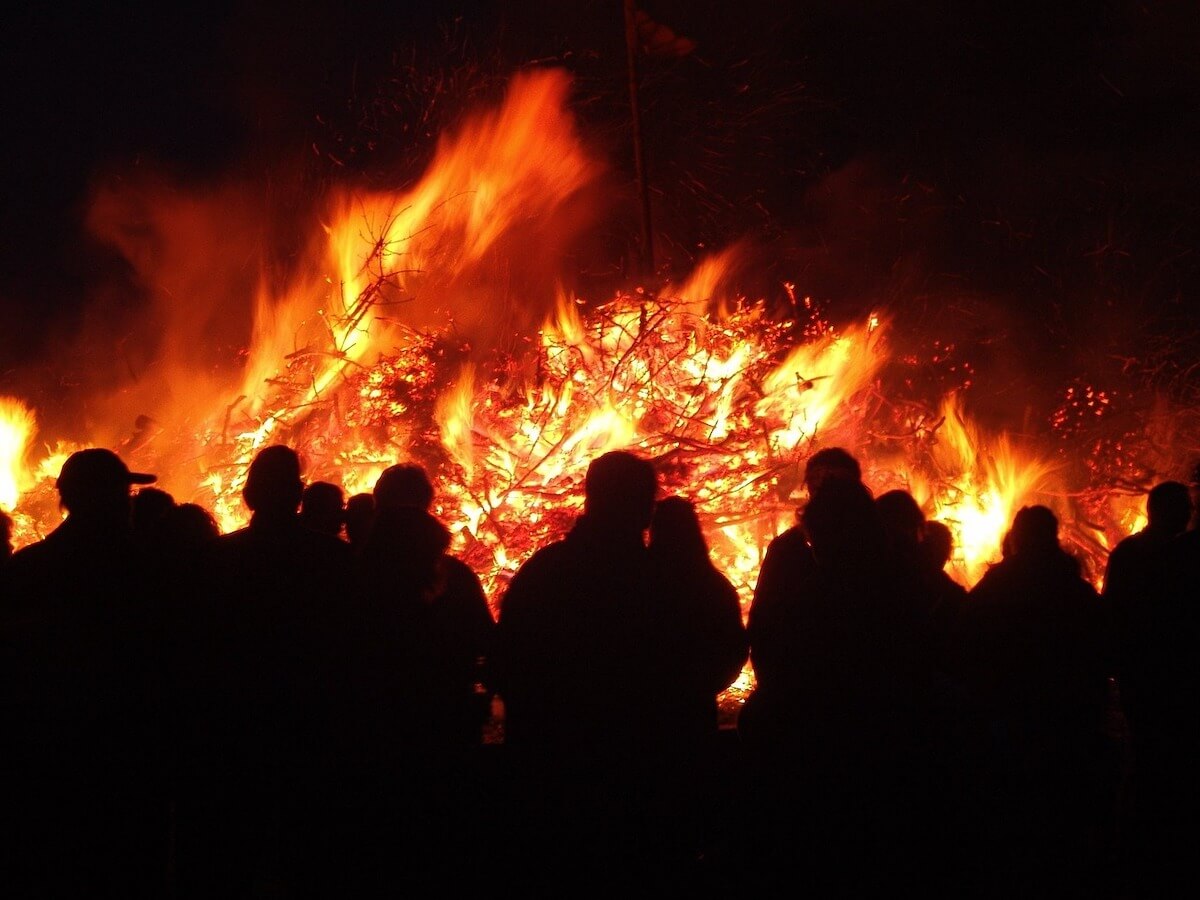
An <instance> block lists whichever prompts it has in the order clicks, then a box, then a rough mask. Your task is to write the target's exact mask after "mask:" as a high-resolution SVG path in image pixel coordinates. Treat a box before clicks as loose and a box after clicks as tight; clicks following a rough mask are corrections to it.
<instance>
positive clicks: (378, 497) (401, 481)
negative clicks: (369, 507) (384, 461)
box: [374, 462, 433, 511]
mask: <svg viewBox="0 0 1200 900" xmlns="http://www.w3.org/2000/svg"><path fill="white" fill-rule="evenodd" d="M374 497H375V509H376V511H384V510H393V509H400V508H404V507H411V508H414V509H423V510H428V509H429V507H430V506H432V505H433V483H432V482H431V481H430V480H429V476H428V475H427V474H425V469H424V468H422V467H421V466H419V465H417V464H416V463H411V462H405V463H397V464H396V465H394V466H388V468H386V469H384V470H383V473H382V474H381V475H380V476H379V478H378V479H377V480H376V481H375V490H374Z"/></svg>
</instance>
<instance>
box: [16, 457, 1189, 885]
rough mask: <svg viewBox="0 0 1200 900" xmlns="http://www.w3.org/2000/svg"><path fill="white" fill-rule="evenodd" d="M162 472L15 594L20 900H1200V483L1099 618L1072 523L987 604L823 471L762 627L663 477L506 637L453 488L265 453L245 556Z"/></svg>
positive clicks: (589, 524)
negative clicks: (471, 554) (386, 899)
mask: <svg viewBox="0 0 1200 900" xmlns="http://www.w3.org/2000/svg"><path fill="white" fill-rule="evenodd" d="M155 480H156V479H155V477H154V476H153V475H150V474H147V473H139V472H132V471H130V470H129V468H128V466H127V465H126V464H125V462H124V461H123V460H122V459H121V458H120V457H119V456H118V455H117V454H115V453H113V452H112V451H109V450H106V449H100V448H94V449H88V450H82V451H79V452H77V453H75V454H73V455H71V456H70V457H69V458H68V459H67V461H66V462H65V463H64V465H63V467H62V470H61V472H60V474H59V476H58V480H57V489H58V493H59V498H60V502H61V506H62V509H63V511H64V512H65V517H64V519H63V521H62V523H61V524H60V525H59V526H58V527H56V528H55V529H54V530H53V531H52V532H50V533H49V534H47V535H46V536H45V538H44V539H42V540H40V541H38V542H36V543H33V544H30V545H28V546H25V547H23V548H21V549H19V550H17V551H16V552H15V553H10V554H8V555H6V556H5V558H4V561H3V564H2V568H0V587H2V594H0V598H2V603H0V716H2V717H3V718H2V721H3V722H4V725H5V732H4V738H3V741H2V743H0V764H2V770H0V772H2V781H0V790H2V791H3V794H2V796H0V809H3V811H4V813H3V823H4V830H3V833H2V834H0V854H2V855H0V861H2V864H3V882H4V884H5V887H6V890H5V895H6V896H12V897H17V896H21V897H25V896H29V897H99V896H119V897H123V898H137V897H152V898H158V897H168V898H232V897H343V896H345V897H372V896H393V895H395V894H397V893H399V892H401V891H404V890H416V891H419V892H421V893H430V892H432V891H434V890H438V891H449V890H472V889H475V890H500V889H528V890H535V891H538V892H544V893H551V892H553V893H556V894H558V893H566V894H576V893H581V892H592V891H599V890H614V889H623V890H678V891H683V890H689V891H693V892H696V891H698V892H703V893H715V892H726V891H739V892H741V891H756V892H772V893H775V892H778V891H779V890H781V888H783V887H786V889H788V890H807V891H810V892H812V893H815V894H817V895H818V896H830V895H855V896H857V895H860V894H862V893H865V892H875V891H882V890H897V889H920V890H923V891H925V892H926V893H934V894H939V895H941V894H947V895H955V896H960V895H961V896H1010V895H1012V894H1014V893H1016V892H1024V893H1029V892H1031V891H1032V892H1034V893H1053V894H1055V895H1058V896H1093V897H1094V896H1112V897H1138V896H1159V895H1160V894H1161V893H1162V891H1164V890H1166V889H1167V886H1168V885H1175V886H1177V885H1178V884H1179V882H1180V879H1184V878H1188V879H1191V880H1194V876H1192V873H1191V868H1192V867H1191V866H1190V864H1189V862H1188V860H1189V855H1190V852H1191V847H1192V841H1193V839H1194V836H1195V831H1194V826H1192V825H1191V823H1190V819H1191V818H1192V817H1193V816H1194V812H1195V809H1196V801H1197V799H1198V790H1197V774H1196V772H1197V760H1198V757H1197V751H1200V740H1198V737H1197V728H1196V720H1197V710H1198V707H1197V698H1198V696H1200V693H1198V692H1200V654H1198V653H1197V649H1198V637H1200V634H1198V626H1197V622H1198V621H1200V620H1198V619H1197V612H1196V610H1197V604H1196V602H1195V601H1196V599H1197V598H1196V596H1195V594H1196V586H1197V584H1198V580H1197V579H1198V575H1200V572H1198V567H1200V553H1198V552H1197V547H1198V546H1200V530H1198V529H1197V522H1196V499H1197V497H1196V491H1195V486H1194V485H1193V486H1192V489H1190V490H1189V486H1187V485H1185V484H1183V483H1180V482H1174V481H1170V482H1162V483H1160V484H1158V485H1156V486H1154V488H1153V489H1152V490H1150V491H1149V493H1148V497H1147V515H1148V525H1147V526H1146V528H1145V529H1144V530H1143V531H1141V532H1139V533H1138V534H1136V535H1133V536H1131V537H1129V538H1127V539H1126V540H1125V541H1123V542H1122V543H1121V544H1120V545H1118V546H1117V547H1116V548H1115V549H1114V551H1113V552H1112V553H1111V555H1110V557H1109V561H1108V566H1107V571H1106V572H1105V573H1104V579H1103V592H1102V593H1098V592H1097V590H1096V589H1095V588H1094V587H1093V585H1092V583H1091V582H1090V581H1089V580H1087V579H1086V578H1085V577H1084V576H1083V573H1082V571H1081V567H1080V563H1079V562H1078V560H1076V559H1075V558H1074V557H1073V556H1072V555H1071V554H1070V553H1068V552H1067V551H1066V550H1065V549H1064V548H1063V546H1062V544H1061V543H1060V540H1059V534H1058V526H1059V523H1058V520H1057V518H1056V517H1055V514H1054V513H1053V512H1052V511H1051V510H1050V509H1049V508H1048V507H1046V506H1039V505H1035V506H1027V507H1024V508H1022V509H1021V510H1020V511H1019V512H1018V513H1017V514H1016V516H1015V517H1014V519H1013V521H1012V523H1011V528H1010V529H1009V531H1008V533H1007V535H1006V537H1005V541H1004V549H1003V559H1002V560H1001V561H999V562H997V563H996V564H995V565H993V566H992V567H991V568H990V569H989V570H988V571H987V572H986V574H985V575H984V576H983V578H982V579H981V580H980V581H979V582H978V584H976V585H974V586H973V587H971V588H970V589H969V590H968V589H967V588H966V587H964V586H962V585H960V584H958V583H957V582H956V581H955V580H954V579H953V578H951V577H950V576H949V575H948V574H947V572H946V565H947V562H948V560H949V559H950V557H951V554H952V551H953V543H952V537H951V534H950V532H949V530H948V529H947V528H946V527H945V526H944V525H941V524H940V523H937V522H934V521H930V520H927V518H926V515H925V512H924V511H923V510H922V508H921V506H920V505H919V504H918V503H917V501H916V500H915V499H914V498H913V496H912V495H911V494H909V493H908V492H906V491H902V490H892V491H888V492H885V493H882V494H880V495H878V496H875V495H873V493H872V492H871V490H870V489H869V488H868V487H867V486H866V485H865V484H864V483H863V480H862V472H861V468H860V465H859V463H858V461H857V460H856V459H855V458H854V457H853V456H852V455H851V454H849V453H848V452H846V451H845V450H843V449H841V448H836V447H830V448H826V449H823V450H820V451H818V452H816V453H814V454H813V455H812V456H811V457H810V458H809V460H808V462H807V466H806V469H805V479H804V481H805V488H806V490H807V499H806V501H805V503H804V505H803V507H802V508H801V509H800V510H799V512H798V515H797V522H796V525H795V526H794V527H793V528H791V529H789V530H787V531H785V532H783V533H782V534H780V535H779V536H778V537H777V538H775V539H774V540H773V541H772V542H771V544H770V545H769V547H768V548H767V551H766V554H765V556H764V559H763V561H762V565H761V569H760V571H759V573H758V578H757V582H756V586H755V591H754V597H753V601H752V603H751V605H750V607H749V609H748V615H747V616H745V617H743V614H742V609H741V607H740V604H739V600H738V594H737V592H736V590H735V589H734V587H733V585H732V584H731V583H730V581H729V580H728V579H727V578H726V576H725V575H724V574H722V573H721V572H720V571H719V570H718V569H717V568H716V567H715V566H714V565H713V563H712V562H711V560H710V555H709V548H708V546H707V544H706V540H705V536H704V532H703V530H702V529H701V525H700V520H699V517H698V515H697V512H696V508H695V507H694V505H693V504H692V503H691V502H690V501H688V500H686V499H684V498H682V497H662V496H660V494H661V488H660V484H659V480H658V476H657V472H656V470H655V468H654V465H653V464H652V463H651V462H650V461H648V460H646V459H644V458H642V457H640V456H639V455H637V454H635V453H631V452H626V451H614V452H609V453H605V454H603V455H601V456H598V457H597V458H596V459H594V460H593V461H592V463H591V465H590V467H589V468H588V471H587V476H586V480H585V485H584V507H583V512H582V514H580V515H579V516H578V517H577V519H576V520H575V522H574V524H573V526H572V527H571V529H570V531H569V533H568V534H566V535H565V536H563V537H562V539H560V540H557V541H555V542H553V543H551V544H549V545H547V546H545V547H542V548H541V549H539V550H538V551H537V552H535V553H534V554H533V556H532V557H530V558H529V559H528V560H527V561H526V562H525V563H524V564H523V565H522V566H521V567H520V568H519V569H518V571H517V572H516V573H515V575H514V576H513V578H512V579H511V581H510V582H509V583H508V584H507V587H506V588H505V589H504V592H503V595H502V596H501V597H499V598H497V599H498V603H497V604H496V608H497V610H498V613H497V614H496V615H493V613H492V611H491V608H490V607H489V604H488V600H487V597H486V596H485V592H484V590H483V588H482V586H481V582H480V579H479V577H478V575H477V574H476V573H475V572H474V571H472V570H471V568H470V567H469V566H467V565H466V564H465V563H464V562H462V561H461V560H460V559H458V558H456V557H455V556H454V555H453V554H452V553H451V549H450V548H451V535H450V533H449V531H448V530H447V528H446V527H445V525H444V524H443V523H442V522H440V521H439V520H438V518H437V517H436V516H435V515H434V514H433V512H432V510H433V508H434V506H433V502H434V489H433V486H432V484H431V483H430V480H429V478H428V476H427V474H426V472H425V471H424V469H422V468H421V467H420V466H418V465H415V464H412V463H401V464H397V465H395V466H392V467H390V468H388V469H387V470H386V471H384V472H383V474H382V475H381V476H380V477H379V479H378V481H377V483H376V484H375V485H374V489H373V491H371V492H370V493H367V494H356V495H354V496H351V497H349V498H346V497H345V495H344V492H343V490H342V488H341V487H340V486H339V485H336V484H331V483H328V482H322V481H313V482H307V483H306V481H305V479H304V475H303V470H302V465H301V459H300V456H299V455H298V454H297V453H296V451H295V450H293V449H291V448H289V447H287V446H284V445H274V446H268V447H265V448H263V449H262V450H261V451H259V452H258V454H257V455H256V456H255V458H254V459H253V461H252V462H251V464H250V467H249V470H248V473H247V477H246V481H245V485H244V489H243V494H242V497H243V500H244V502H245V505H246V507H247V508H248V509H249V511H250V519H249V524H248V525H247V526H246V527H244V528H241V529H239V530H237V531H234V532H230V533H227V534H222V533H221V531H220V529H219V528H218V526H217V524H216V521H215V520H214V518H213V516H212V515H211V513H209V512H208V511H207V510H206V509H204V508H203V507H202V506H199V505H196V504H193V503H179V502H176V500H175V498H174V497H173V496H172V495H171V494H169V493H168V492H166V491H163V490H161V489H159V488H156V487H153V486H152V484H153V483H154V482H155ZM135 489H136V490H135ZM0 524H4V526H5V528H6V529H8V528H10V526H11V522H9V521H8V520H7V517H4V518H3V519H0ZM9 540H11V537H10V538H9ZM5 546H6V548H9V549H11V544H10V543H9V541H6V542H5ZM747 662H749V663H750V664H751V666H752V668H753V673H754V689H753V691H752V693H751V694H750V695H749V697H748V698H747V700H746V702H745V704H744V706H743V707H742V708H741V709H740V711H739V714H738V718H737V721H736V726H735V727H734V728H725V729H722V728H720V727H719V724H718V722H719V717H718V707H717V698H718V696H719V695H720V694H721V693H722V692H723V691H725V689H727V688H728V687H729V686H730V685H732V684H733V683H734V682H735V680H736V679H737V678H738V676H739V674H740V673H741V672H742V670H743V669H744V668H745V666H746V664H747ZM497 701H498V702H500V703H502V707H503V722H502V725H503V741H502V742H500V743H486V742H485V740H484V734H485V726H487V725H488V723H489V719H490V717H491V716H492V711H493V705H494V702H497ZM1175 889H1176V888H1174V887H1173V888H1172V890H1175Z"/></svg>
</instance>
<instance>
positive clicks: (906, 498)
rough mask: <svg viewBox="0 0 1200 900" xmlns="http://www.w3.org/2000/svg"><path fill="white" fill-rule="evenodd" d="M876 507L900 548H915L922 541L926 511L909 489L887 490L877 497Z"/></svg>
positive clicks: (894, 542) (893, 540)
mask: <svg viewBox="0 0 1200 900" xmlns="http://www.w3.org/2000/svg"><path fill="white" fill-rule="evenodd" d="M875 508H876V509H878V510H879V516H880V518H881V519H883V526H884V528H886V529H887V531H888V534H889V535H890V536H891V539H892V542H893V544H895V545H896V546H897V548H898V549H913V548H915V547H916V546H917V545H918V544H919V543H920V542H921V535H922V533H923V532H924V530H925V513H924V512H922V511H921V504H919V503H917V499H916V498H915V497H914V496H913V495H912V494H910V493H909V492H908V491H904V490H899V489H897V490H893V491H885V492H884V493H882V494H880V495H879V496H878V497H876V498H875Z"/></svg>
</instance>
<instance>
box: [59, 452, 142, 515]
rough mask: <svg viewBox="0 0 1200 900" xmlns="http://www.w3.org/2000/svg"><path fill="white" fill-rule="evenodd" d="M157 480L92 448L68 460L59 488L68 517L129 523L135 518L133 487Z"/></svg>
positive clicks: (60, 474)
mask: <svg viewBox="0 0 1200 900" xmlns="http://www.w3.org/2000/svg"><path fill="white" fill-rule="evenodd" d="M157 480H158V479H157V477H156V476H154V475H150V474H148V473H146V472H131V471H129V467H128V466H127V465H125V463H124V462H123V461H122V459H121V457H119V456H117V454H115V453H113V451H111V450H106V449H104V448H102V447H92V448H90V449H87V450H79V451H76V452H75V453H72V454H71V455H70V456H68V457H67V461H66V462H64V463H63V466H62V469H61V470H60V471H59V473H58V481H57V482H56V486H57V488H58V497H59V501H60V502H61V503H62V506H63V508H64V509H66V511H67V515H68V517H72V516H73V517H77V518H84V519H103V520H111V521H114V522H116V521H120V522H126V523H127V522H130V521H131V517H132V504H131V497H130V493H129V489H130V487H131V486H132V485H135V484H152V483H153V482H155V481H157Z"/></svg>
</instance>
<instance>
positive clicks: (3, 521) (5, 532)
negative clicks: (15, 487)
mask: <svg viewBox="0 0 1200 900" xmlns="http://www.w3.org/2000/svg"><path fill="white" fill-rule="evenodd" d="M12 554H13V520H12V516H10V515H9V514H8V513H6V512H5V511H4V510H2V509H0V568H3V567H6V566H7V565H8V561H9V559H11V558H12Z"/></svg>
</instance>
